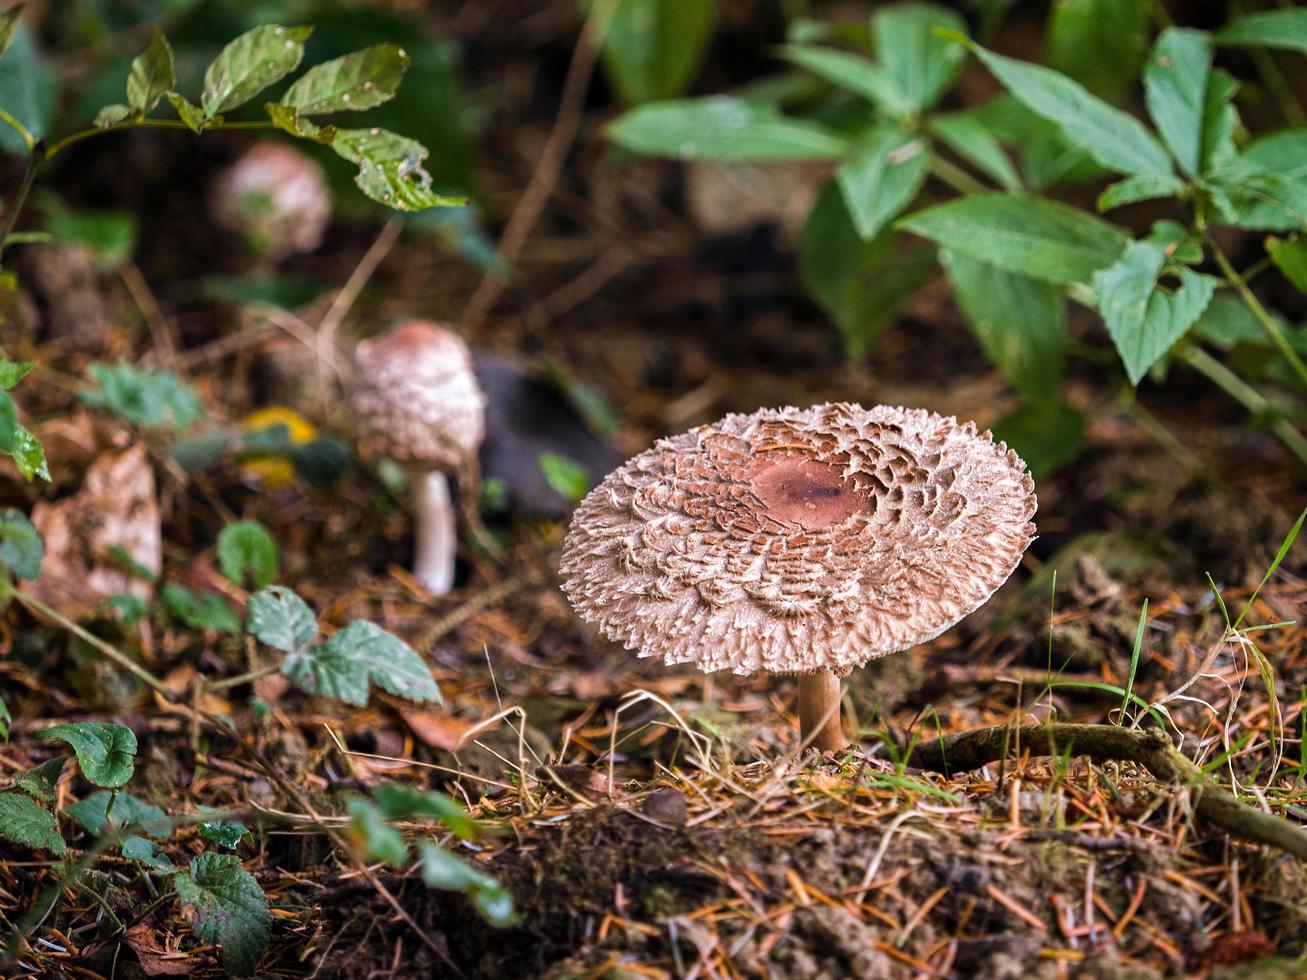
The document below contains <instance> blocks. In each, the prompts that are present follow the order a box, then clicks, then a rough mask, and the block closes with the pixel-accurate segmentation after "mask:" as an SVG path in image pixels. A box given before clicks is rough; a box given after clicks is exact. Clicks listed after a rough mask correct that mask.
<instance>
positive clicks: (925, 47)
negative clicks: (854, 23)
mask: <svg viewBox="0 0 1307 980" xmlns="http://www.w3.org/2000/svg"><path fill="white" fill-rule="evenodd" d="M940 29H942V30H946V31H952V32H954V33H956V34H966V31H967V24H966V21H964V20H963V19H962V17H961V15H959V14H958V13H956V12H955V11H952V10H949V9H948V8H947V7H939V6H936V5H935V4H931V3H896V4H892V5H890V6H886V7H881V8H880V9H879V10H877V11H876V12H875V13H874V14H872V16H871V38H872V46H873V48H874V50H875V53H876V60H877V61H878V62H880V64H882V65H884V66H885V71H886V72H887V73H888V74H889V76H890V78H891V79H892V80H893V82H894V85H895V87H896V88H897V89H898V90H899V92H901V93H902V95H903V99H904V101H905V102H906V103H907V104H908V105H909V106H911V107H912V108H913V109H915V110H917V111H921V110H924V109H928V108H930V107H931V106H932V105H934V104H935V101H936V100H937V99H938V98H939V97H940V95H942V94H943V92H944V90H945V89H947V88H948V87H949V86H950V85H952V84H953V80H954V79H956V78H957V77H958V73H959V72H960V71H961V70H962V63H963V62H964V61H965V60H966V57H967V52H966V48H964V47H963V46H962V45H961V44H959V43H958V42H957V41H955V40H952V39H950V38H947V37H941V36H940V34H939V33H938V32H937V30H940Z"/></svg>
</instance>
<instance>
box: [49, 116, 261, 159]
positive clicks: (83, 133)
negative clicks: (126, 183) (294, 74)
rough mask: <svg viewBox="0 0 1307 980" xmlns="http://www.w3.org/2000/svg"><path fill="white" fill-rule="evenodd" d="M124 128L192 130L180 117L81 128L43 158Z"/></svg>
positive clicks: (253, 124)
mask: <svg viewBox="0 0 1307 980" xmlns="http://www.w3.org/2000/svg"><path fill="white" fill-rule="evenodd" d="M276 128H277V127H276V126H274V125H273V124H272V123H271V122H270V121H266V120H249V121H246V122H215V123H209V124H207V125H206V126H205V127H204V130H205V132H208V131H209V130H211V129H234V130H240V129H244V130H250V129H255V130H257V129H276ZM124 129H184V130H186V131H187V132H188V133H190V132H194V130H192V129H191V127H190V126H187V125H186V124H185V123H184V122H182V121H181V120H180V119H130V120H128V121H127V122H120V123H114V124H113V125H112V126H104V127H99V128H97V127H95V126H92V127H91V128H90V129H82V130H79V131H77V132H76V133H70V134H69V135H67V136H64V137H62V138H61V139H57V140H55V141H54V142H53V143H51V144H50V147H49V149H47V150H46V153H45V158H46V159H47V160H50V159H53V158H54V157H56V156H58V155H59V154H60V153H62V152H63V151H64V150H66V149H68V147H70V146H73V145H74V144H76V143H80V142H82V140H85V139H90V138H91V137H92V136H99V135H100V134H101V133H117V132H120V131H122V130H124Z"/></svg>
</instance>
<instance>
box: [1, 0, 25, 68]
mask: <svg viewBox="0 0 1307 980" xmlns="http://www.w3.org/2000/svg"><path fill="white" fill-rule="evenodd" d="M26 6H27V4H26V3H16V4H14V5H13V6H12V7H10V8H9V9H8V10H6V11H5V12H4V13H0V58H3V57H4V54H5V52H6V51H8V50H9V45H10V44H12V43H13V40H14V28H15V27H17V26H18V18H19V17H21V16H22V15H23V8H24V7H26Z"/></svg>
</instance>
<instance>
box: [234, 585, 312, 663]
mask: <svg viewBox="0 0 1307 980" xmlns="http://www.w3.org/2000/svg"><path fill="white" fill-rule="evenodd" d="M245 630H246V632H248V633H250V634H251V635H253V636H254V637H255V638H256V639H257V640H259V642H260V643H263V644H266V645H267V646H270V647H272V648H273V649H274V650H283V651H285V652H286V653H294V652H295V651H297V650H301V649H303V648H304V647H306V646H308V645H309V644H310V643H312V642H313V638H314V637H315V636H317V635H318V622H317V617H315V616H314V615H313V610H312V609H310V608H309V607H308V605H307V604H306V603H305V602H304V600H303V599H301V598H300V597H299V596H297V595H296V594H295V593H294V592H292V591H291V590H290V589H288V588H286V587H285V586H282V585H272V586H269V587H268V588H266V589H262V590H261V591H259V592H256V593H255V594H254V595H252V596H250V603H249V608H248V610H247V612H246V616H245Z"/></svg>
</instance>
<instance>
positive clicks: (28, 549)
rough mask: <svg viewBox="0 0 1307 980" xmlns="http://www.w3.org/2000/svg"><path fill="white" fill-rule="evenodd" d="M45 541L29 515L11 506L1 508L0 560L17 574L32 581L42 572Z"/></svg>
mask: <svg viewBox="0 0 1307 980" xmlns="http://www.w3.org/2000/svg"><path fill="white" fill-rule="evenodd" d="M44 560H45V542H44V541H42V540H41V534H40V532H39V531H37V529H36V527H35V526H34V525H33V524H32V522H31V521H29V520H28V519H27V516H26V515H25V514H23V513H21V512H20V511H16V510H14V509H13V508H11V507H7V508H5V509H4V510H0V561H3V562H4V563H5V566H6V567H7V568H8V569H9V571H10V572H12V573H13V574H14V575H15V576H17V577H18V578H21V579H27V580H28V581H31V580H32V579H34V578H36V577H37V576H38V575H40V574H41V562H42V561H44Z"/></svg>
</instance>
